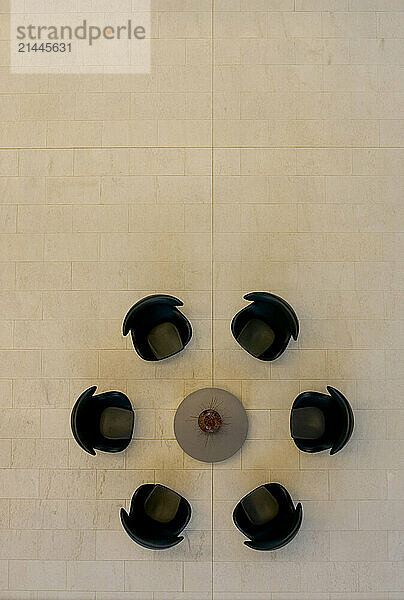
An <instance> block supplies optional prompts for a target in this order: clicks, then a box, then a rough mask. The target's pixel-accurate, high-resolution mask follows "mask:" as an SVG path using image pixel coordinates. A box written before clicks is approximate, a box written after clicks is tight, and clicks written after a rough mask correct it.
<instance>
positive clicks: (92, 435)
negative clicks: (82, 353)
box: [71, 386, 135, 456]
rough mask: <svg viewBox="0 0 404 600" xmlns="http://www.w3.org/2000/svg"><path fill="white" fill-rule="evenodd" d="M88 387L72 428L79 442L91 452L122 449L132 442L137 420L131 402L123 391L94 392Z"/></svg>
mask: <svg viewBox="0 0 404 600" xmlns="http://www.w3.org/2000/svg"><path fill="white" fill-rule="evenodd" d="M96 390H97V386H93V387H90V388H88V390H86V391H85V392H83V393H82V394H81V396H80V397H79V399H78V400H77V402H76V403H75V405H74V407H73V410H72V414H71V428H72V433H73V436H74V438H75V440H76V442H77V443H78V444H79V446H81V448H83V450H85V451H86V452H88V453H89V454H92V455H94V456H95V450H101V451H102V452H121V451H122V450H125V448H126V447H127V446H128V445H129V443H130V441H131V439H132V435H133V428H134V423H135V415H134V412H133V409H132V406H131V403H130V401H129V399H128V398H127V396H125V394H122V392H105V393H104V394H98V395H94V393H95V391H96Z"/></svg>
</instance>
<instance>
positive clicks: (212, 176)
mask: <svg viewBox="0 0 404 600" xmlns="http://www.w3.org/2000/svg"><path fill="white" fill-rule="evenodd" d="M214 21H215V0H212V4H211V83H210V86H211V87H210V95H211V107H210V110H211V123H210V135H211V138H210V143H211V172H210V176H211V189H210V194H211V210H210V252H211V265H210V269H211V273H210V277H211V299H210V302H211V307H210V309H211V332H210V335H211V346H212V348H211V381H212V387H213V382H214V368H215V365H214V350H213V346H214V291H213V290H214V280H215V277H214V183H215V181H214V179H215V178H214V91H213V87H214V56H215V50H214V45H215V39H214V37H215V36H214ZM210 477H211V524H210V528H211V573H210V576H211V599H212V600H214V594H215V591H214V549H213V545H214V535H213V527H214V488H213V479H214V465H213V463H212V464H211V472H210Z"/></svg>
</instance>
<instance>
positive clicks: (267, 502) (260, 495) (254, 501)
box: [241, 485, 279, 525]
mask: <svg viewBox="0 0 404 600" xmlns="http://www.w3.org/2000/svg"><path fill="white" fill-rule="evenodd" d="M241 505H242V507H243V509H244V512H245V514H246V516H247V518H248V519H249V521H251V523H252V524H253V525H264V524H265V523H268V522H269V521H272V519H274V518H275V517H276V515H277V514H278V512H279V504H278V501H277V500H276V498H274V496H273V495H272V494H271V492H269V491H268V490H267V488H266V487H265V486H263V485H262V486H260V487H259V488H257V489H256V490H253V491H252V492H250V493H249V494H247V496H245V497H244V498H243V499H242V500H241Z"/></svg>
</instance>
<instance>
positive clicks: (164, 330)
mask: <svg viewBox="0 0 404 600" xmlns="http://www.w3.org/2000/svg"><path fill="white" fill-rule="evenodd" d="M182 305H183V303H182V302H181V300H178V299H177V298H174V297H173V296H166V295H163V294H157V295H154V296H147V297H146V298H143V300H140V301H139V302H137V303H136V304H135V305H134V306H132V308H131V309H130V310H129V312H128V314H127V315H126V317H125V320H124V322H123V335H125V336H126V335H128V333H129V331H130V332H131V335H132V341H133V346H134V348H135V350H136V352H137V353H138V354H139V356H140V357H141V358H143V359H144V360H150V361H155V360H162V359H164V358H168V357H169V356H173V355H174V354H177V353H178V352H181V350H183V349H184V348H185V346H186V345H187V344H188V342H189V341H190V339H191V337H192V327H191V324H190V322H189V321H188V319H187V318H186V317H185V316H184V315H183V314H182V312H181V311H179V310H178V308H176V307H177V306H182Z"/></svg>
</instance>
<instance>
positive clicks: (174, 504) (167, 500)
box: [144, 485, 181, 523]
mask: <svg viewBox="0 0 404 600" xmlns="http://www.w3.org/2000/svg"><path fill="white" fill-rule="evenodd" d="M180 502H181V496H180V495H179V494H177V492H174V491H173V490H170V489H169V488H166V487H164V486H162V485H156V486H155V487H154V488H153V490H152V491H151V492H150V494H149V495H148V497H147V498H146V501H145V503H144V511H145V513H146V515H147V516H148V517H150V518H151V519H153V520H154V521H158V522H159V523H169V522H170V521H172V520H173V519H174V517H175V515H176V514H177V512H178V508H179V505H180Z"/></svg>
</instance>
